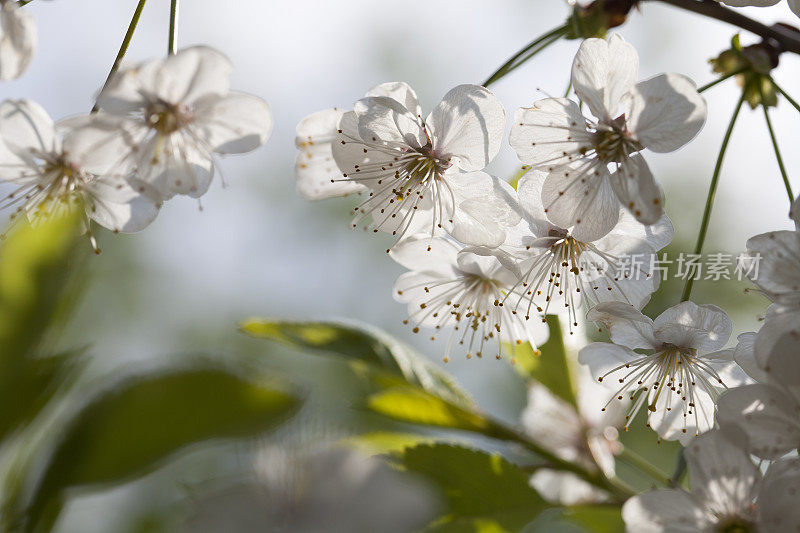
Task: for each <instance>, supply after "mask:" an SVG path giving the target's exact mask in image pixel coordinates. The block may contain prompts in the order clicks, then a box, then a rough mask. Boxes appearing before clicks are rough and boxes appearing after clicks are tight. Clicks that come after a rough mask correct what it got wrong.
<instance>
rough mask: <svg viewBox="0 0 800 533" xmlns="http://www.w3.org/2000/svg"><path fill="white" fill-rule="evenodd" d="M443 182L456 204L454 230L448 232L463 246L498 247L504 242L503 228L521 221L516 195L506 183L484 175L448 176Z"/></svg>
mask: <svg viewBox="0 0 800 533" xmlns="http://www.w3.org/2000/svg"><path fill="white" fill-rule="evenodd" d="M444 179H446V180H447V185H448V187H449V188H450V190H451V191H452V193H453V195H454V197H455V202H456V209H455V212H454V213H453V214H452V219H453V227H452V229H451V230H448V231H449V233H450V234H451V235H452V236H453V237H454V238H455V239H457V240H459V241H461V242H462V243H464V244H469V245H474V246H491V247H496V246H499V245H501V244H502V243H503V242H504V241H505V238H506V228H508V227H512V226H515V225H516V224H517V223H519V221H520V220H521V219H522V213H521V209H520V207H519V203H518V201H517V198H516V192H515V191H514V189H513V188H512V187H511V185H509V184H508V183H506V182H505V181H503V180H500V179H497V178H495V177H493V176H490V175H488V174H486V173H484V172H470V173H463V172H449V173H447V174H446V175H445V178H444Z"/></svg>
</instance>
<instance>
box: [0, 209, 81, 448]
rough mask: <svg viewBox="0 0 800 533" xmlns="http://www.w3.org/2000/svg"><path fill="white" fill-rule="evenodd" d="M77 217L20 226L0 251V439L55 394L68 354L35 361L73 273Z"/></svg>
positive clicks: (36, 411) (23, 223)
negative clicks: (1, 406)
mask: <svg viewBox="0 0 800 533" xmlns="http://www.w3.org/2000/svg"><path fill="white" fill-rule="evenodd" d="M79 225H80V219H79V218H78V217H77V215H70V216H65V217H52V218H50V219H46V220H42V221H40V222H39V223H38V224H37V225H36V227H32V226H31V225H30V224H28V223H27V222H24V221H20V222H19V223H18V224H16V225H15V227H14V228H13V229H12V231H10V233H9V235H8V237H7V239H6V240H5V242H4V243H3V245H2V247H0V405H5V406H7V407H8V408H6V409H3V410H2V413H0V440H1V439H2V437H3V436H4V435H6V434H7V433H8V432H10V431H12V430H13V429H15V428H16V427H18V426H19V425H20V424H23V423H25V422H27V421H30V420H31V419H32V418H33V417H34V416H35V415H36V414H37V413H38V412H39V411H40V410H41V408H42V407H43V406H44V405H45V404H46V403H47V401H48V400H49V399H50V397H51V396H52V395H53V393H54V392H55V391H56V390H58V388H59V387H58V385H59V384H60V383H61V380H62V378H63V377H64V374H65V372H66V371H67V370H68V368H69V361H70V360H71V359H72V355H74V354H72V353H64V354H61V355H59V356H54V357H38V355H39V354H38V351H39V349H40V348H41V344H42V339H43V338H45V337H46V335H45V334H46V333H47V331H48V328H49V326H50V325H51V323H52V321H53V319H54V318H55V317H56V316H57V315H58V312H59V310H60V309H61V308H62V306H63V305H64V296H65V292H66V288H67V287H68V285H69V283H68V281H69V278H70V272H71V271H73V270H74V267H75V265H74V263H75V258H74V256H75V255H76V254H75V248H76V247H75V243H76V239H77V238H78V236H79V231H78V228H79Z"/></svg>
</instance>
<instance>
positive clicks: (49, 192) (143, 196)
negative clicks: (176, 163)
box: [0, 100, 160, 249]
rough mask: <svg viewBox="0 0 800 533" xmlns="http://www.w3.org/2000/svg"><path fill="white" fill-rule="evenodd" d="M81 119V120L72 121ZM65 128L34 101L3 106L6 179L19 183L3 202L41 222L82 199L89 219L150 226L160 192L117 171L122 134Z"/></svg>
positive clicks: (0, 128) (0, 170)
mask: <svg viewBox="0 0 800 533" xmlns="http://www.w3.org/2000/svg"><path fill="white" fill-rule="evenodd" d="M82 121H83V122H86V119H83V120H82ZM76 122H77V123H80V122H81V120H80V119H79V120H77V121H75V120H71V121H69V123H70V124H74V123H76ZM61 129H62V128H59V127H58V125H56V124H54V123H53V120H52V119H51V118H50V116H49V115H48V114H47V112H46V111H45V110H44V109H42V107H41V106H39V105H38V104H37V103H35V102H33V101H31V100H6V101H5V102H3V103H2V104H0V139H1V140H0V179H2V180H3V181H6V182H8V183H10V184H12V185H14V186H15V189H14V190H13V192H11V193H10V194H9V195H8V196H6V197H5V199H4V200H3V202H2V204H0V205H2V207H11V206H17V209H16V211H15V213H14V215H16V214H17V213H23V212H24V213H25V214H26V215H27V216H28V218H30V219H31V220H32V221H35V220H36V219H37V217H39V216H49V215H53V214H56V213H58V212H60V211H63V210H67V209H71V208H72V206H74V205H75V204H76V203H79V204H82V205H83V208H84V209H85V211H86V216H87V217H88V218H90V219H92V220H94V221H95V222H97V223H98V224H100V225H101V226H104V227H106V228H108V229H110V230H113V231H115V232H135V231H139V230H141V229H143V228H144V227H145V226H147V225H148V224H150V222H152V221H153V219H154V218H155V217H156V215H157V214H158V208H159V206H160V204H159V200H158V198H157V196H158V195H157V194H156V193H155V191H152V190H150V188H149V187H148V186H147V185H146V184H143V183H139V182H137V181H136V180H134V179H131V178H130V176H127V175H126V174H124V173H117V172H116V171H115V168H116V167H115V165H114V162H115V160H116V158H117V154H118V153H119V151H120V150H121V149H123V148H124V139H123V138H122V136H121V135H105V134H100V135H98V131H97V129H96V128H94V127H91V128H87V127H80V126H79V127H75V128H64V129H65V130H66V131H63V132H62V131H60V130H61ZM62 133H63V135H62ZM14 215H12V216H14ZM88 229H89V228H88V225H87V231H88ZM89 235H90V237H91V232H89ZM92 243H93V245H94V246H95V249H96V248H97V246H96V244H95V243H94V239H93V238H92Z"/></svg>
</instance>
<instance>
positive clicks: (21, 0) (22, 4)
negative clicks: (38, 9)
mask: <svg viewBox="0 0 800 533" xmlns="http://www.w3.org/2000/svg"><path fill="white" fill-rule="evenodd" d="M31 2H33V0H19V2H17V4H18V5H19V7H25V6H27V5H28V4H30V3H31Z"/></svg>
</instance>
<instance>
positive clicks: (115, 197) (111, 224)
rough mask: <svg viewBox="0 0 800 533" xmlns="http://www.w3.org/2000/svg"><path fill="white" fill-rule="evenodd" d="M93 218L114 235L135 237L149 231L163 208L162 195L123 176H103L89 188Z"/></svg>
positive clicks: (91, 183) (88, 211) (88, 208)
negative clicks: (126, 234)
mask: <svg viewBox="0 0 800 533" xmlns="http://www.w3.org/2000/svg"><path fill="white" fill-rule="evenodd" d="M86 193H87V194H88V196H89V199H90V200H89V201H88V202H87V205H86V213H87V214H88V215H89V217H90V218H91V219H92V220H94V221H95V222H97V223H98V224H100V225H101V226H103V227H105V228H108V229H110V230H112V231H116V232H122V233H134V232H137V231H141V230H143V229H144V228H146V227H147V226H148V225H149V224H150V223H151V222H152V221H153V220H155V218H156V216H157V215H158V210H159V208H160V207H161V203H160V200H159V198H158V193H157V191H155V190H151V189H150V188H149V187H147V185H146V184H143V183H137V182H133V183H129V182H128V181H127V180H125V179H124V178H123V177H121V176H111V175H109V176H103V177H101V178H97V179H94V180H92V181H91V182H89V184H88V185H87V186H86Z"/></svg>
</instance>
